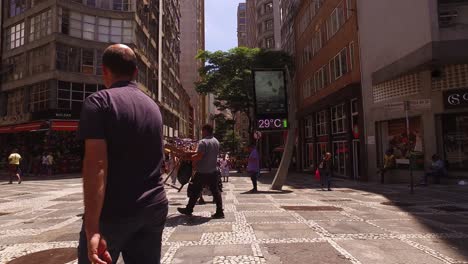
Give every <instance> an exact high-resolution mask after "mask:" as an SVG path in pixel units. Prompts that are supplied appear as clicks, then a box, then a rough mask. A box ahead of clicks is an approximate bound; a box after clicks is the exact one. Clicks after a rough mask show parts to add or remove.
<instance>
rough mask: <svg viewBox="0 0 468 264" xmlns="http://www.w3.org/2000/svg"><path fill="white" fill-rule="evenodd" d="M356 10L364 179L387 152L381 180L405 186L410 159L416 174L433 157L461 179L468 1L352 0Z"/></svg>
mask: <svg viewBox="0 0 468 264" xmlns="http://www.w3.org/2000/svg"><path fill="white" fill-rule="evenodd" d="M358 10H359V13H360V16H359V29H360V31H359V35H360V48H361V57H362V85H363V89H362V90H363V101H364V116H365V120H366V122H365V123H366V127H365V131H366V146H367V160H368V164H369V166H368V168H367V171H368V174H369V175H370V176H371V179H375V178H378V176H374V175H376V171H377V169H378V168H379V167H380V166H382V159H383V155H384V153H385V151H386V150H388V149H392V150H394V153H395V156H396V163H397V164H396V170H394V171H393V172H392V173H390V174H389V176H388V177H387V178H388V179H387V180H388V181H394V182H397V181H398V182H402V181H404V182H407V181H408V179H409V172H408V159H409V158H410V157H411V158H412V159H411V160H412V166H413V168H414V169H415V174H416V175H417V177H418V176H420V175H422V174H423V173H424V170H425V169H426V170H427V169H428V168H429V166H430V164H431V160H430V159H431V156H432V155H433V154H439V155H440V156H441V157H442V159H443V160H445V161H446V162H447V164H448V171H449V176H450V177H454V178H460V177H467V176H468V173H467V172H468V88H467V87H468V50H467V49H466V47H468V26H467V25H468V2H467V1H448V0H439V1H437V0H418V1H404V0H395V1H391V2H385V1H384V2H382V1H372V0H359V1H358ZM383 10H385V11H383ZM376 13H378V14H379V15H378V16H375V15H373V14H376ZM391 14H398V16H394V15H391ZM415 32H417V34H416V33H415ZM405 110H408V117H409V118H408V121H409V127H407V125H406V121H407V119H406V114H405ZM407 129H408V130H409V133H408V132H407ZM410 154H411V155H410Z"/></svg>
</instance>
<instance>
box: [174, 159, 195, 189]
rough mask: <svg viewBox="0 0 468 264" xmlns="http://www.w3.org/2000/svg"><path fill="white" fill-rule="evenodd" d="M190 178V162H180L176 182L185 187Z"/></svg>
mask: <svg viewBox="0 0 468 264" xmlns="http://www.w3.org/2000/svg"><path fill="white" fill-rule="evenodd" d="M191 177H192V162H191V161H182V162H181V163H180V167H179V171H178V172H177V180H178V181H179V182H180V184H182V185H185V184H187V183H189V181H190V178H191Z"/></svg>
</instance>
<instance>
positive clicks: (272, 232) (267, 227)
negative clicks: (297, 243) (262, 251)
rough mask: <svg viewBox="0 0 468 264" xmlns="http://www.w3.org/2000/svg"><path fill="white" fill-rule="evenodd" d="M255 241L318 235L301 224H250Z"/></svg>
mask: <svg viewBox="0 0 468 264" xmlns="http://www.w3.org/2000/svg"><path fill="white" fill-rule="evenodd" d="M252 228H253V230H254V232H255V235H256V237H257V239H269V238H317V237H319V235H318V234H317V233H316V232H315V231H313V230H312V229H310V228H309V227H308V226H307V225H305V224H302V223H295V224H284V223H274V224H252Z"/></svg>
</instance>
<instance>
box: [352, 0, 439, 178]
mask: <svg viewBox="0 0 468 264" xmlns="http://www.w3.org/2000/svg"><path fill="white" fill-rule="evenodd" d="M435 2H436V1H435V0H411V1H408V0H392V1H375V0H358V1H357V10H358V11H357V12H358V25H359V38H360V39H359V43H360V55H361V72H362V73H361V75H362V76H361V84H362V95H363V105H364V115H365V116H364V118H365V120H366V121H365V127H364V132H365V137H366V147H367V155H368V157H369V159H368V162H369V164H368V176H369V179H370V180H376V177H377V173H376V171H377V159H378V158H379V157H378V155H380V154H378V153H377V145H376V143H378V140H377V138H376V136H377V135H376V124H375V121H376V120H379V119H380V120H385V119H391V118H399V117H401V114H402V113H401V112H400V113H388V112H383V113H380V112H376V110H375V109H376V106H374V102H373V94H372V74H373V73H374V72H375V71H377V70H379V69H381V68H383V67H384V66H388V65H390V64H392V63H394V62H396V61H397V60H399V59H400V58H402V57H404V56H406V55H408V54H410V53H411V52H413V51H416V50H418V49H419V48H421V47H422V46H424V45H426V44H428V43H430V42H432V41H433V38H434V34H435V32H436V31H435V30H434V27H433V23H434V22H433V21H434V20H433V17H434V11H435V10H434V3H435ZM425 84H427V82H424V81H423V85H425ZM429 85H430V82H429ZM426 89H430V87H426ZM413 114H414V113H413ZM426 117H427V118H430V117H429V115H424V118H426ZM431 123H433V122H431V121H430V120H428V121H427V122H424V126H425V128H426V125H427V126H429V125H430V124H431ZM429 130H430V129H429ZM429 136H433V135H431V133H427V134H425V137H429ZM427 151H430V150H426V152H427Z"/></svg>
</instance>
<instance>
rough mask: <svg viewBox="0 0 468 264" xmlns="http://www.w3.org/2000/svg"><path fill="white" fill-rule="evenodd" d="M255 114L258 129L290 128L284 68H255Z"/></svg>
mask: <svg viewBox="0 0 468 264" xmlns="http://www.w3.org/2000/svg"><path fill="white" fill-rule="evenodd" d="M253 75H254V95H255V114H256V120H257V125H256V128H257V129H258V130H285V129H287V128H288V118H287V117H288V96H287V92H286V80H285V73H284V71H283V70H254V71H253Z"/></svg>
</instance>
